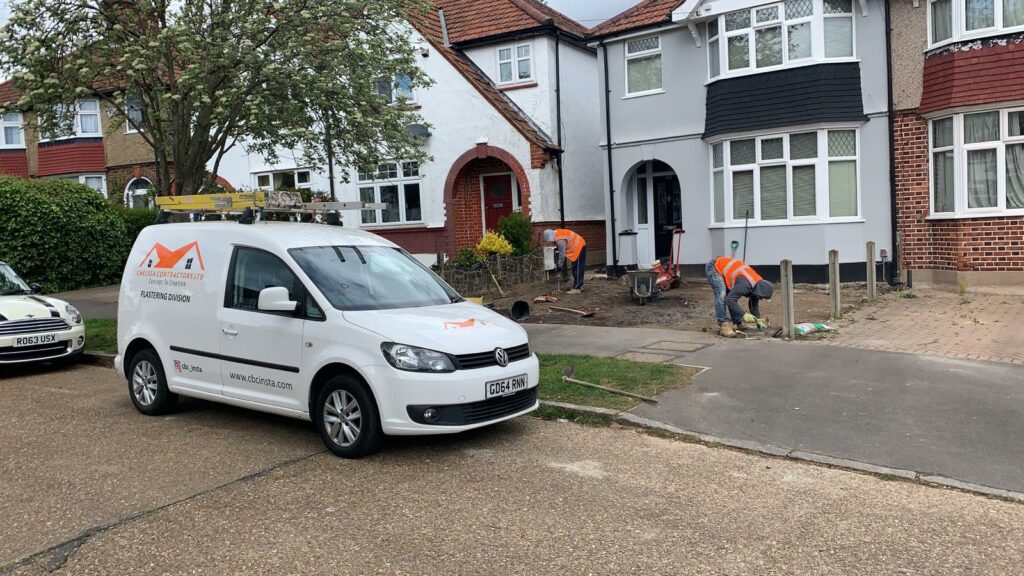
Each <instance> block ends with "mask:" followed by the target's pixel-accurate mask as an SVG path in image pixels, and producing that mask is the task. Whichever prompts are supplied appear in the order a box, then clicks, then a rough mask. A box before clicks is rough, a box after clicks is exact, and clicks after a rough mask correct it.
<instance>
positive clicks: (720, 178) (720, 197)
mask: <svg viewBox="0 0 1024 576" xmlns="http://www.w3.org/2000/svg"><path fill="white" fill-rule="evenodd" d="M714 178H715V222H724V221H725V173H724V172H722V171H721V170H719V171H718V172H715V176H714Z"/></svg>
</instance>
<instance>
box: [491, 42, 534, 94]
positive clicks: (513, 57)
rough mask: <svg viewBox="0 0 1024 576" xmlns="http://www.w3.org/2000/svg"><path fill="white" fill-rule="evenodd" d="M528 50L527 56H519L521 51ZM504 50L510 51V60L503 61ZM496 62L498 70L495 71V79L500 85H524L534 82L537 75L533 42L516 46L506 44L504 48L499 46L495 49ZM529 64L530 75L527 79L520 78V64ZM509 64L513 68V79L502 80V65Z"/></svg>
mask: <svg viewBox="0 0 1024 576" xmlns="http://www.w3.org/2000/svg"><path fill="white" fill-rule="evenodd" d="M520 48H526V50H527V52H529V53H528V54H527V55H526V56H520V55H519V49H520ZM503 50H508V51H509V58H508V59H504V60H503V59H502V58H501V52H502V51H503ZM494 61H495V62H496V66H497V68H496V69H495V72H496V75H495V77H494V78H495V79H496V80H497V81H498V84H499V85H502V86H509V85H512V84H524V83H526V82H533V81H534V78H535V77H536V74H535V73H534V62H533V42H519V43H516V44H506V45H504V46H498V47H497V48H495V49H494ZM520 62H529V63H530V75H529V76H528V77H526V78H520V77H519V63H520ZM502 64H509V65H510V66H511V67H512V79H511V80H502V79H501V65H502Z"/></svg>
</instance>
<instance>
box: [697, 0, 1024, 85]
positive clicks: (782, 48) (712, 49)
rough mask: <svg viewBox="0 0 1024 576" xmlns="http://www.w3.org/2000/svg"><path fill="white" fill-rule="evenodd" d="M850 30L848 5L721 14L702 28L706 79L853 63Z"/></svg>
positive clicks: (802, 3) (839, 1)
mask: <svg viewBox="0 0 1024 576" xmlns="http://www.w3.org/2000/svg"><path fill="white" fill-rule="evenodd" d="M1022 1H1024V0H1022ZM853 26H854V24H853V0H786V1H785V2H781V3H776V4H768V5H765V6H758V7H755V8H751V9H746V10H740V11H736V12H730V13H728V14H723V15H721V16H719V17H718V18H715V19H713V20H711V21H709V22H708V23H707V38H708V75H709V77H710V78H712V79H714V78H717V77H719V76H736V75H742V74H750V73H754V72H760V71H763V70H766V69H777V68H782V67H786V66H790V65H793V66H797V65H802V64H809V63H813V62H817V61H823V60H831V59H842V58H846V59H850V58H853V57H854V40H853V32H854V28H853Z"/></svg>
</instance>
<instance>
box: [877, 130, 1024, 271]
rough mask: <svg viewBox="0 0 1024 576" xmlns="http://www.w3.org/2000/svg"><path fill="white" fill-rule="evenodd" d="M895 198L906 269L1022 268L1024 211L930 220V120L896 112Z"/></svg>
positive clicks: (993, 269)
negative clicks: (989, 215)
mask: <svg viewBox="0 0 1024 576" xmlns="http://www.w3.org/2000/svg"><path fill="white" fill-rule="evenodd" d="M895 141H896V204H897V208H898V211H899V230H900V237H901V241H902V244H901V247H900V250H901V257H902V263H903V268H904V269H908V270H956V271H1001V272H1008V271H1013V272H1017V271H1024V216H998V217H986V218H964V219H956V220H954V219H948V220H928V219H927V218H928V215H929V210H930V208H929V194H930V191H929V185H928V178H929V175H928V123H927V121H926V120H925V119H924V118H923V117H921V116H920V115H919V114H918V113H917V111H916V110H904V111H899V112H897V113H896V116H895Z"/></svg>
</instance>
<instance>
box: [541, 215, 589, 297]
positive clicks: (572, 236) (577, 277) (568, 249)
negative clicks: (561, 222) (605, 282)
mask: <svg viewBox="0 0 1024 576" xmlns="http://www.w3.org/2000/svg"><path fill="white" fill-rule="evenodd" d="M544 242H547V243H552V242H554V244H555V248H556V250H555V251H556V252H557V253H558V255H557V256H556V261H555V264H557V269H558V270H559V271H561V270H562V266H563V265H565V261H566V260H568V261H569V262H571V263H572V289H571V290H569V291H568V292H567V294H579V293H580V292H582V291H583V273H584V272H585V271H586V269H587V242H586V240H584V239H583V236H580V235H579V234H577V233H575V232H573V231H572V230H566V229H564V228H559V229H557V230H545V231H544Z"/></svg>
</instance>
